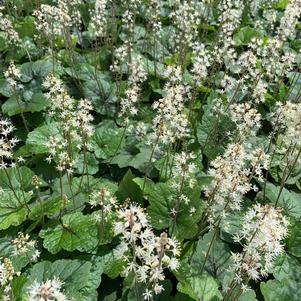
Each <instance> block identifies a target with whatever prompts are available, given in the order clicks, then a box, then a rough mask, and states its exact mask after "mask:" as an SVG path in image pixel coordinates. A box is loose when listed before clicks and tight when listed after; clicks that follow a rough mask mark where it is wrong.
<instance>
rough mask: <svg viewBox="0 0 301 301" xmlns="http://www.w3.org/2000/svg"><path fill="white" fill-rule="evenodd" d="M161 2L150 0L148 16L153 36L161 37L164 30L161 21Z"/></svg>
mask: <svg viewBox="0 0 301 301" xmlns="http://www.w3.org/2000/svg"><path fill="white" fill-rule="evenodd" d="M160 2H161V1H160V0H150V3H149V7H148V8H147V11H146V15H147V17H148V24H149V26H150V30H151V32H152V34H154V35H155V36H156V37H160V34H161V30H162V23H161V20H160Z"/></svg>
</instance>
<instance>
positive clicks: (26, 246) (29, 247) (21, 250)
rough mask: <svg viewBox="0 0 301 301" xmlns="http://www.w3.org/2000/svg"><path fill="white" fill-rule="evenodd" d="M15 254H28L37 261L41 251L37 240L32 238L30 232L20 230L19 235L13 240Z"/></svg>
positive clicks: (27, 255)
mask: <svg viewBox="0 0 301 301" xmlns="http://www.w3.org/2000/svg"><path fill="white" fill-rule="evenodd" d="M11 243H12V246H13V253H12V255H13V256H26V257H27V258H29V259H30V260H31V261H36V260H37V259H38V258H39V257H40V251H39V250H37V249H36V245H37V242H36V241H35V240H30V236H29V235H28V234H26V235H24V233H22V232H19V233H18V237H17V238H15V239H13V240H12V242H11Z"/></svg>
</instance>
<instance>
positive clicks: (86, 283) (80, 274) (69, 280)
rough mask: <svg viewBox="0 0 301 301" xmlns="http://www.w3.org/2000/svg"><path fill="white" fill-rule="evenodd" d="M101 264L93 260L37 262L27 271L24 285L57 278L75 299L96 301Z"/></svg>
mask: <svg viewBox="0 0 301 301" xmlns="http://www.w3.org/2000/svg"><path fill="white" fill-rule="evenodd" d="M100 268H101V266H100V265H99V263H97V262H95V261H91V262H88V261H83V260H69V259H62V260H57V261H54V262H50V261H43V262H40V263H37V264H35V265H34V266H33V268H32V269H30V271H29V277H28V282H27V283H26V287H28V286H30V285H31V284H32V283H33V282H34V281H37V282H39V283H41V282H45V281H46V280H49V279H53V278H55V277H56V278H59V279H60V280H61V281H63V287H62V289H63V291H64V293H65V294H66V295H67V296H68V297H69V298H72V297H73V298H74V300H76V301H97V291H96V290H97V287H98V286H99V284H100V282H101V274H102V272H101V269H100Z"/></svg>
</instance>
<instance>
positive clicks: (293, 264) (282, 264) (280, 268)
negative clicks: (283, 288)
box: [272, 253, 301, 283]
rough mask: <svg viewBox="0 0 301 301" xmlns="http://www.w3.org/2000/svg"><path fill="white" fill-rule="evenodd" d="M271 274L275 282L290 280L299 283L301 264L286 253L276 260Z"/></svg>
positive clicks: (300, 279)
mask: <svg viewBox="0 0 301 301" xmlns="http://www.w3.org/2000/svg"><path fill="white" fill-rule="evenodd" d="M272 273H273V275H274V277H275V278H276V279H277V280H280V281H282V280H285V279H291V280H295V281H300V283H301V264H300V262H299V260H298V259H296V258H295V257H293V256H291V255H289V254H287V253H283V254H281V255H279V256H278V257H277V258H276V260H275V261H274V264H273V268H272Z"/></svg>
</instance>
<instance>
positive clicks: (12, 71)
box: [4, 62, 23, 91]
mask: <svg viewBox="0 0 301 301" xmlns="http://www.w3.org/2000/svg"><path fill="white" fill-rule="evenodd" d="M4 76H5V78H6V81H7V82H8V84H9V85H10V86H11V87H12V89H13V90H14V91H18V90H22V89H23V85H22V84H21V83H20V78H21V71H20V69H19V68H17V67H16V65H15V64H14V63H13V62H10V64H9V67H8V69H7V70H6V71H5V72H4Z"/></svg>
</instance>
